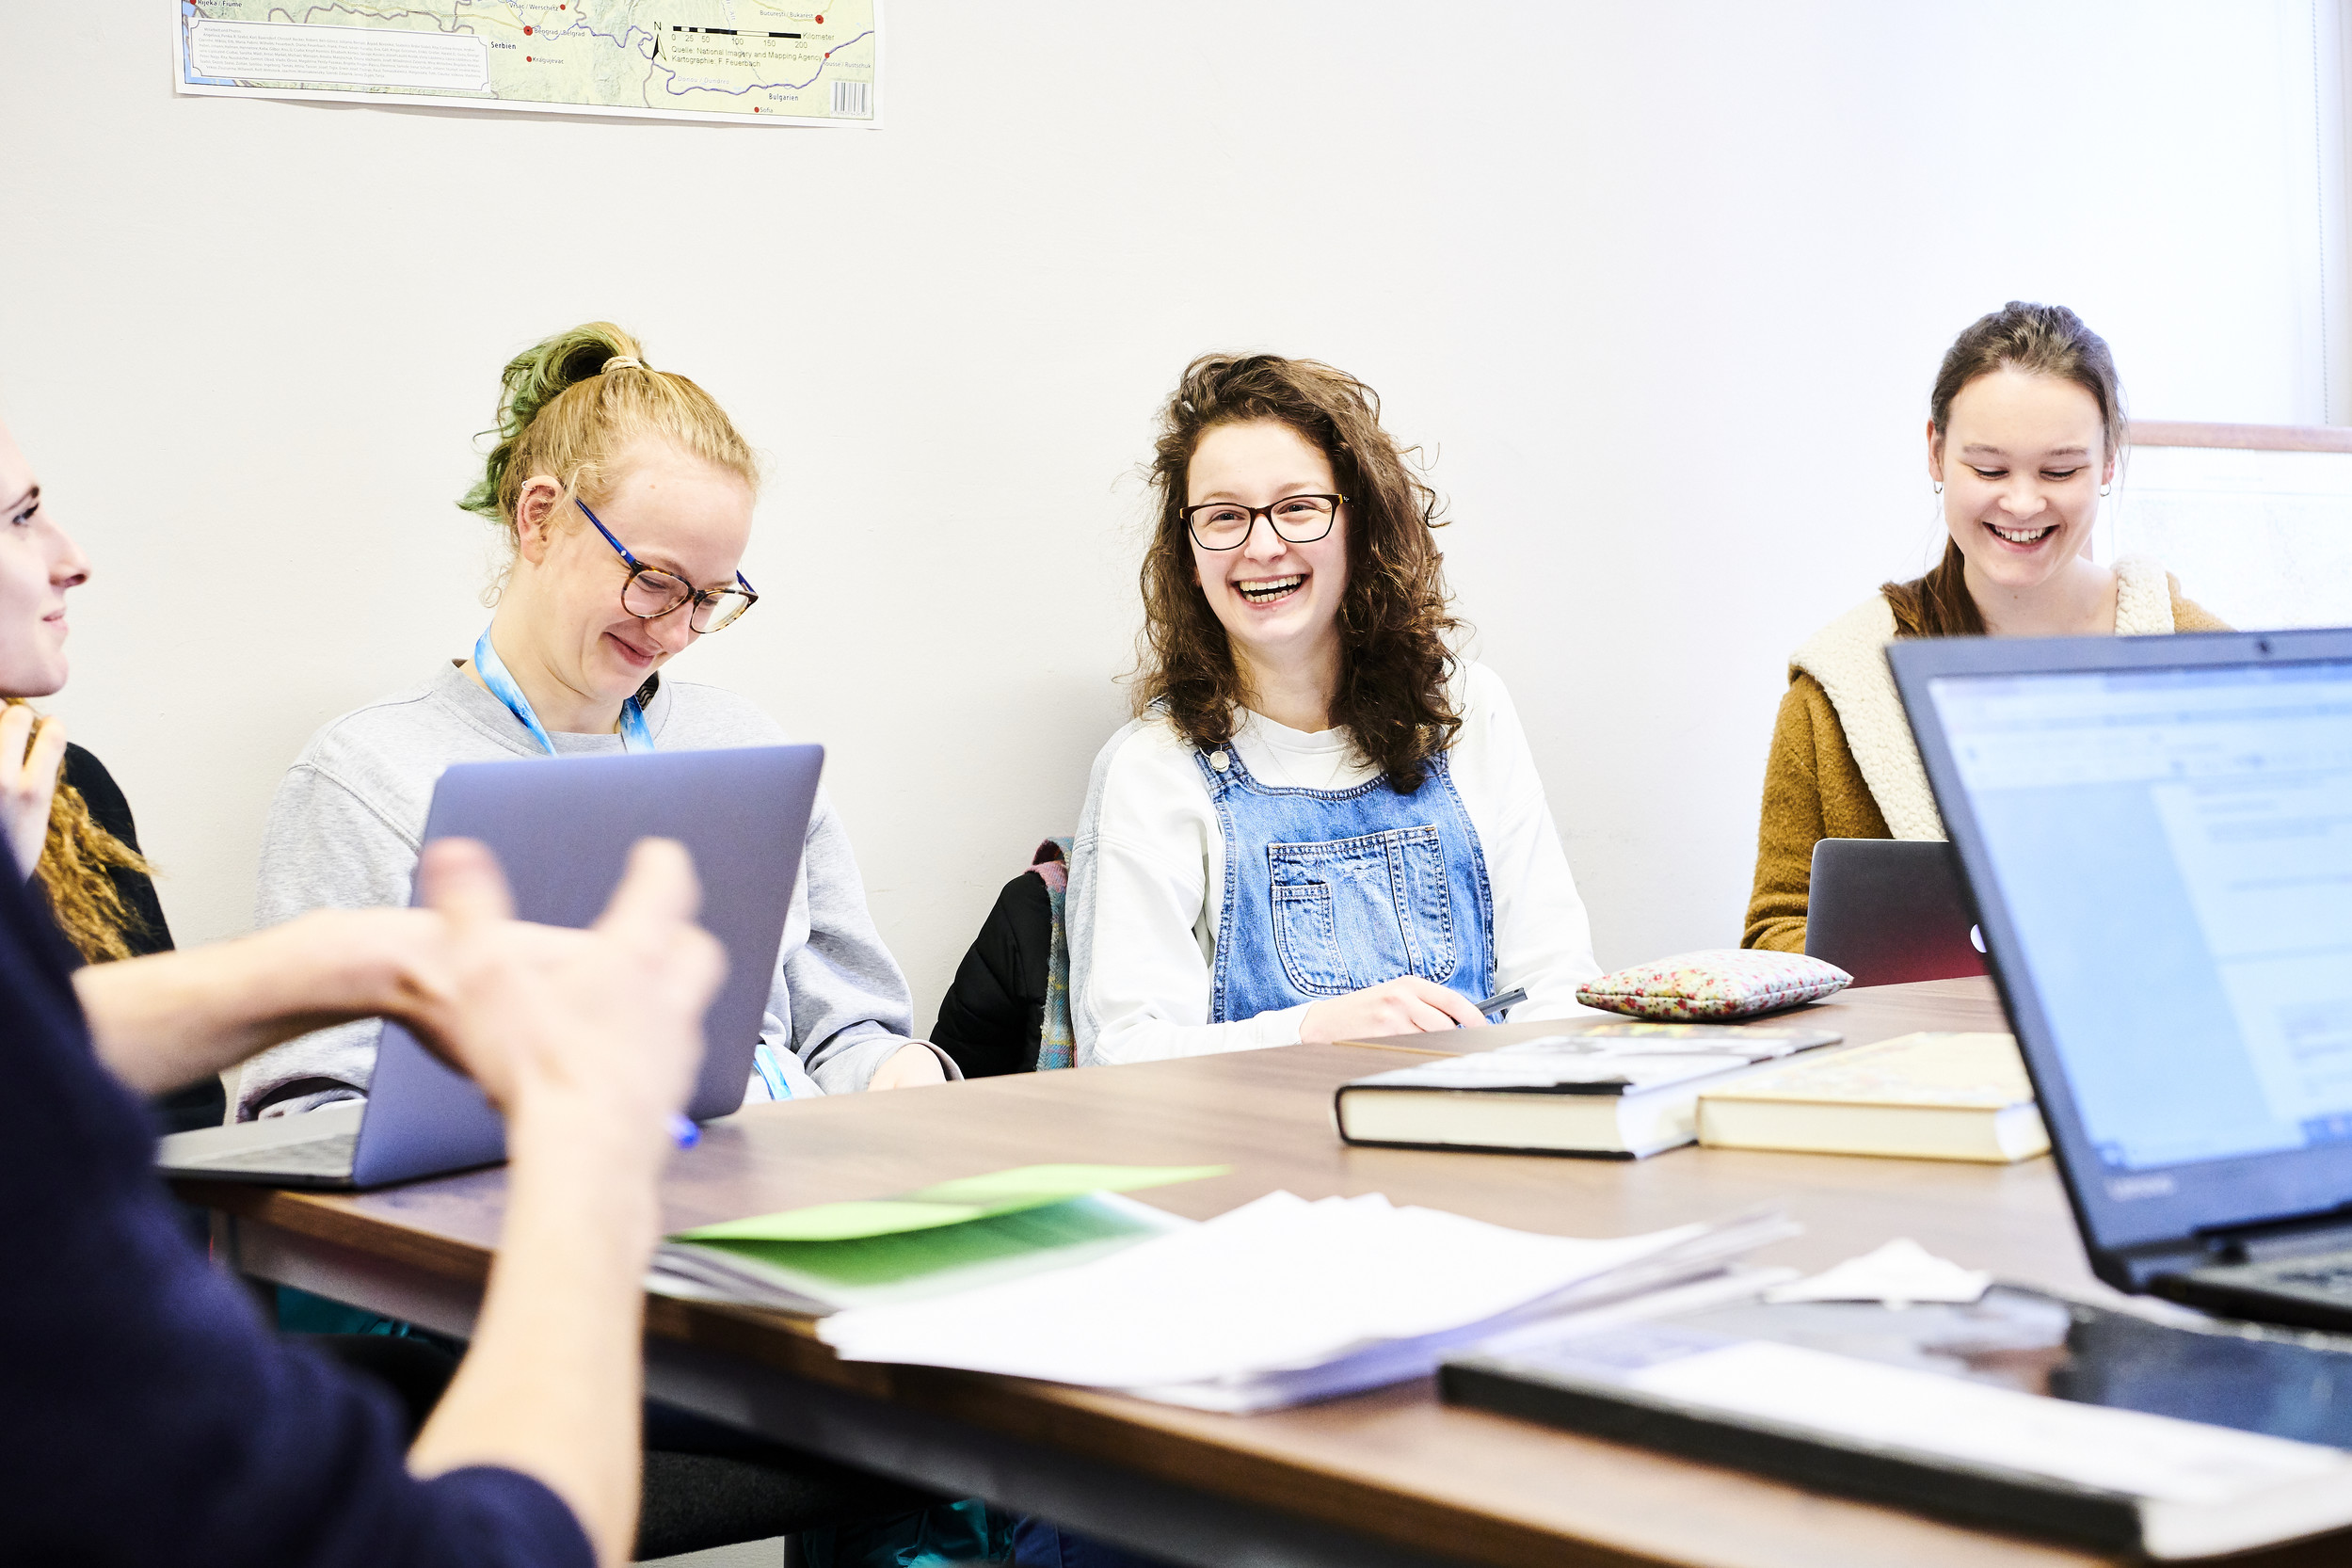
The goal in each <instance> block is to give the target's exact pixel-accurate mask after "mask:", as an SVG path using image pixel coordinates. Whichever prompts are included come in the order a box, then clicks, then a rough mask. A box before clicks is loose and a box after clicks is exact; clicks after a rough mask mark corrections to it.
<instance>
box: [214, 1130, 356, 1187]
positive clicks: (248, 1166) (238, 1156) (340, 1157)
mask: <svg viewBox="0 0 2352 1568" xmlns="http://www.w3.org/2000/svg"><path fill="white" fill-rule="evenodd" d="M359 1144H360V1135H359V1133H358V1132H357V1131H352V1132H338V1133H336V1134H334V1135H333V1136H332V1137H329V1138H314V1139H312V1141H311V1142H309V1143H307V1144H280V1145H279V1146H278V1147H276V1148H268V1149H238V1150H235V1151H234V1152H232V1153H230V1154H216V1155H213V1156H211V1157H210V1158H208V1159H204V1160H193V1161H191V1162H190V1163H188V1164H186V1165H184V1166H183V1167H181V1168H182V1169H183V1170H190V1171H283V1172H285V1173H286V1174H287V1175H288V1176H349V1175H350V1174H351V1160H352V1156H353V1154H354V1152H355V1151H356V1150H357V1149H358V1148H359Z"/></svg>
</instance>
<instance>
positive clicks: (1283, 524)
mask: <svg viewBox="0 0 2352 1568" xmlns="http://www.w3.org/2000/svg"><path fill="white" fill-rule="evenodd" d="M1347 502H1348V498H1347V497H1346V496H1344V495H1286V496H1284V497H1283V498H1282V499H1281V500H1280V501H1277V502H1275V503H1274V504H1272V505H1271V506H1244V505H1242V504H1240V502H1238V501H1211V502H1208V503H1205V504H1202V505H1199V506H1187V507H1185V508H1184V510H1183V513H1182V514H1181V515H1182V516H1183V518H1184V526H1185V527H1187V528H1189V529H1191V530H1192V537H1193V539H1194V540H1195V541H1196V542H1197V543H1198V544H1199V545H1200V547H1201V548H1202V549H1203V550H1235V549H1238V548H1240V545H1241V544H1242V543H1243V542H1244V541H1246V540H1247V539H1248V538H1249V536H1250V531H1251V530H1252V529H1254V528H1256V526H1257V520H1258V519H1259V518H1264V519H1265V520H1266V522H1267V525H1268V526H1270V527H1271V528H1272V529H1273V531H1274V536H1275V537H1276V538H1279V539H1284V540H1287V541H1288V542H1289V543H1291V544H1313V543H1314V542H1315V541H1316V540H1317V539H1320V538H1321V537H1322V536H1324V535H1326V534H1328V533H1330V532H1331V525H1332V522H1333V520H1336V518H1337V517H1338V516H1339V508H1340V507H1342V506H1344V505H1346V504H1347Z"/></svg>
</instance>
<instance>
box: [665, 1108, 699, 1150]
mask: <svg viewBox="0 0 2352 1568" xmlns="http://www.w3.org/2000/svg"><path fill="white" fill-rule="evenodd" d="M670 1136H671V1137H672V1138H675V1139H677V1140H678V1146H679V1147H680V1148H681V1149H690V1148H693V1147H694V1146H695V1145H696V1144H699V1143H701V1142H702V1128H698V1127H696V1126H695V1124H694V1121H693V1119H692V1118H691V1117H687V1116H681V1115H680V1114H679V1113H678V1112H670Z"/></svg>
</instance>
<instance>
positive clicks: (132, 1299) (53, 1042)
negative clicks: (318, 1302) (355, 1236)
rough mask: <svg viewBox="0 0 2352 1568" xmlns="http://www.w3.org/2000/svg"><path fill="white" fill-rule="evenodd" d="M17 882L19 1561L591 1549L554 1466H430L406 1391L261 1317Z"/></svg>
mask: <svg viewBox="0 0 2352 1568" xmlns="http://www.w3.org/2000/svg"><path fill="white" fill-rule="evenodd" d="M0 882H6V883H7V884H8V886H7V887H5V888H0V1081H5V1082H6V1083H7V1085H8V1092H7V1093H6V1094H0V1192H6V1193H7V1194H8V1202H7V1203H6V1204H0V1257H5V1258H6V1259H7V1260H8V1267H7V1268H6V1270H5V1271H0V1347H5V1348H6V1349H5V1354H6V1356H7V1368H6V1371H5V1373H0V1478H5V1479H0V1562H76V1563H84V1564H90V1565H93V1568H96V1565H107V1568H111V1565H114V1564H123V1565H129V1564H134V1563H151V1562H166V1561H169V1562H183V1563H188V1564H197V1563H202V1564H207V1565H215V1564H218V1565H228V1564H244V1563H251V1564H255V1565H257V1568H258V1565H260V1564H284V1565H288V1568H292V1565H296V1564H299V1565H306V1568H307V1565H317V1568H362V1565H366V1568H374V1565H377V1564H382V1565H386V1568H392V1565H402V1568H405V1565H408V1564H415V1565H417V1568H425V1565H427V1564H431V1565H435V1568H440V1565H444V1564H446V1565H452V1568H455V1565H460V1564H501V1565H505V1564H513V1565H518V1568H520V1565H524V1564H529V1565H533V1568H539V1565H545V1568H556V1565H558V1564H561V1565H566V1568H593V1565H594V1561H595V1556H594V1553H593V1551H592V1550H591V1549H590V1547H589V1544H588V1540H587V1537H586V1536H585V1534H584V1532H583V1531H582V1529H581V1528H580V1525H579V1522H578V1521H577V1520H576V1519H574V1518H573V1517H572V1515H571V1512H570V1511H569V1510H568V1508H566V1507H565V1505H564V1504H563V1502H562V1501H561V1500H560V1499H559V1498H557V1497H556V1496H554V1494H553V1493H552V1492H550V1491H549V1490H548V1489H547V1488H546V1487H545V1486H543V1485H541V1484H540V1483H539V1482H537V1481H536V1480H531V1479H529V1478H527V1477H524V1476H521V1475H519V1474H516V1473H514V1472H511V1471H504V1470H488V1469H477V1470H467V1471H457V1472H453V1473H451V1474H449V1475H446V1476H442V1477H439V1478H437V1479H436V1480H431V1481H419V1480H415V1479H414V1478H412V1477H411V1476H410V1475H409V1474H408V1468H407V1464H406V1456H405V1454H404V1452H403V1441H402V1438H403V1432H402V1420H401V1416H400V1415H399V1414H398V1412H397V1411H396V1410H395V1408H394V1407H393V1404H392V1398H391V1396H390V1395H389V1394H388V1393H385V1392H383V1391H382V1390H379V1389H376V1388H372V1387H366V1388H363V1387H361V1386H360V1385H359V1384H357V1383H355V1382H354V1381H353V1380H352V1378H351V1376H350V1375H349V1374H346V1373H344V1371H343V1370H342V1369H341V1368H337V1367H336V1366H335V1365H333V1364H332V1363H330V1362H328V1360H326V1359H325V1358H323V1357H321V1356H319V1355H317V1354H316V1353H315V1352H311V1351H309V1350H307V1349H304V1348H301V1347H298V1346H295V1345H290V1344H287V1343H284V1342H281V1341H280V1340H279V1339H277V1338H276V1337H274V1336H271V1335H270V1334H269V1333H267V1332H266V1331H265V1330H264V1328H263V1326H262V1324H261V1323H260V1321H259V1320H258V1319H257V1318H256V1316H255V1313H254V1309H253V1305H252V1304H251V1301H250V1299H249V1298H248V1296H247V1295H246V1293H245V1291H244V1290H243V1289H242V1288H240V1287H239V1286H238V1285H237V1284H235V1282H233V1281H232V1280H231V1279H230V1278H229V1276H228V1275H226V1274H225V1273H222V1272H219V1271H217V1270H216V1269H214V1268H212V1267H211V1266H210V1264H208V1263H207V1262H206V1261H205V1258H204V1256H203V1255H202V1254H201V1253H200V1252H199V1251H198V1250H197V1249H196V1247H195V1246H194V1245H193V1244H192V1243H190V1242H189V1240H187V1238H186V1237H185V1235H184V1233H183V1232H182V1230H181V1229H180V1228H179V1225H178V1224H177V1222H176V1221H175V1219H174V1217H173V1213H172V1208H171V1204H170V1201H169V1200H168V1198H167V1197H166V1196H165V1193H164V1190H163V1187H162V1185H161V1184H160V1183H159V1182H158V1181H157V1180H156V1178H155V1176H154V1174H153V1172H152V1169H151V1168H150V1164H149V1161H150V1159H151V1147H150V1144H149V1142H148V1136H147V1131H146V1127H145V1122H144V1118H143V1116H142V1115H141V1112H140V1108H139V1106H138V1104H137V1102H136V1100H134V1099H133V1098H132V1097H131V1096H128V1095H127V1094H125V1093H124V1092H123V1091H122V1090H121V1088H120V1086H119V1085H117V1084H116V1083H115V1081H114V1080H112V1079H111V1078H109V1077H107V1076H106V1074H105V1073H104V1070H103V1069H101V1068H100V1067H99V1065H98V1064H97V1062H96V1060H95V1058H94V1057H93V1056H92V1055H91V1053H90V1048H89V1039H88V1032H87V1031H86V1029H85V1028H84V1025H83V1022H82V1017H81V1013H80V1010H79V1008H78V1006H77V1005H76V1003H75V1000H74V996H73V987H72V979H71V970H72V952H71V951H70V950H68V949H67V948H66V946H65V943H64V940H63V939H62V938H61V937H60V936H58V935H57V934H56V928H55V927H54V926H52V925H50V924H49V922H48V920H47V917H46V915H45V914H42V913H41V912H40V909H39V906H38V905H37V904H36V903H35V902H34V901H33V900H32V899H30V898H28V897H27V896H26V895H25V893H24V890H23V889H22V888H19V887H17V886H16V885H15V883H14V881H13V879H8V878H0Z"/></svg>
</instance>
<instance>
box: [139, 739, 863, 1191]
mask: <svg viewBox="0 0 2352 1568" xmlns="http://www.w3.org/2000/svg"><path fill="white" fill-rule="evenodd" d="M823 768H824V747H823V746H812V745H811V746H760V747H755V748H749V749H744V750H739V751H677V752H661V753H650V754H645V755H638V756H621V757H579V758H542V759H534V760H516V761H512V762H467V763H461V764H459V765H457V766H456V767H453V768H451V769H450V770H449V771H448V772H446V773H444V774H442V775H441V777H440V783H439V784H438V785H437V786H436V787H435V789H434V791H433V806H432V810H431V812H430V813H429V815H428V816H427V817H426V819H425V824H424V837H425V840H426V841H427V842H430V841H431V840H435V839H447V838H469V839H479V840H482V841H483V842H484V843H486V844H488V846H489V847H490V849H491V851H492V852H493V853H495V854H496V855H497V856H498V859H499V863H500V865H502V866H503V867H504V868H505V872H506V880H507V882H508V884H509V885H510V886H511V887H512V888H514V894H515V910H516V913H517V914H518V915H520V917H521V918H522V919H524V920H536V921H539V922H541V923H542V924H547V925H562V926H573V927H578V926H584V925H587V924H589V923H590V922H591V921H593V920H595V919H596V918H597V916H598V915H599V914H600V913H601V912H602V910H603V908H604V904H605V901H606V900H607V899H609V898H610V897H611V896H612V891H613V888H615V887H616V885H618V883H619V881H620V874H621V870H622V867H623V865H624V863H625V862H626V860H627V858H628V856H629V851H630V848H631V846H632V845H633V844H634V843H636V841H637V840H640V839H643V838H648V837H661V838H667V839H676V840H679V841H680V843H682V844H684V845H685V846H686V849H687V852H688V853H689V854H691V855H692V856H694V862H695V871H696V874H697V875H698V876H699V877H700V878H701V880H702V914H701V920H702V924H703V926H704V928H705V929H707V930H708V931H710V933H711V934H712V936H716V937H717V938H718V939H719V941H720V942H721V943H722V944H724V945H725V947H726V949H727V964H728V968H727V981H726V984H724V985H723V986H722V987H721V989H720V991H719V994H718V996H717V998H716V999H715V1000H713V1001H712V1003H711V1011H710V1013H709V1014H708V1015H707V1016H706V1017H705V1020H704V1039H705V1041H706V1048H705V1050H704V1053H703V1059H702V1071H701V1076H700V1078H699V1079H698V1080H696V1085H695V1093H694V1097H693V1099H692V1100H691V1101H690V1102H689V1104H688V1106H687V1113H688V1114H689V1115H691V1116H693V1117H694V1118H695V1119H696V1120H697V1121H706V1120H709V1119H710V1118H712V1117H713V1116H724V1115H726V1114H728V1112H731V1111H733V1110H735V1109H736V1108H737V1107H738V1106H740V1105H741V1104H742V1103H743V1098H744V1084H745V1083H746V1081H747V1080H749V1078H750V1074H751V1057H752V1052H753V1050H754V1049H756V1048H758V1046H759V1043H760V1018H761V1016H762V1015H763V1014H764V1013H765V1011H766V1008H767V1001H768V993H769V989H770V987H771V985H772V984H773V983H774V979H775V975H776V954H777V952H778V951H779V950H780V949H781V948H782V946H783V940H784V919H785V916H786V914H787V912H788V911H789V910H790V909H791V907H792V887H793V883H794V880H795V879H796V878H797V876H798V875H799V872H800V852H801V846H802V844H803V843H804V842H805V841H806V840H807V839H808V816H809V812H810V811H811V809H813V808H814V807H815V804H816V797H817V777H818V775H819V773H820V772H822V770H823ZM505 1157H506V1129H505V1125H504V1122H503V1121H502V1120H501V1118H500V1116H499V1114H498V1112H496V1111H495V1110H493V1109H491V1107H490V1105H489V1102H488V1100H486V1099H484V1098H483V1096H482V1092H481V1090H479V1089H477V1088H475V1087H474V1085H473V1082H472V1080H470V1079H468V1078H466V1077H465V1076H464V1075H463V1074H461V1073H458V1072H456V1071H454V1070H452V1069H451V1068H449V1067H446V1066H444V1065H442V1064H441V1063H440V1060H439V1059H438V1058H436V1057H435V1056H433V1055H432V1054H431V1053H430V1052H428V1051H427V1050H425V1048H424V1047H423V1046H421V1045H419V1044H418V1043H417V1041H416V1040H415V1038H414V1037H413V1036H412V1035H410V1034H409V1032H408V1031H407V1030H406V1029H403V1028H401V1027H400V1026H399V1025H398V1024H394V1023H392V1022H389V1021H387V1022H386V1023H385V1025H384V1029H383V1035H382V1039H381V1043H380V1044H379V1045H378V1047H377V1050H376V1076H375V1079H374V1080H373V1082H371V1083H370V1085H369V1089H368V1097H367V1099H366V1101H365V1102H364V1104H338V1105H331V1106H328V1107H326V1108H324V1109H322V1110H318V1111H314V1112H310V1113H309V1114H307V1115H299V1116H284V1117H276V1118H271V1119H269V1120H265V1121H259V1122H247V1123H244V1124H242V1125H240V1126H236V1127H222V1128H200V1129H199V1130H197V1131H194V1132H180V1133H174V1134H172V1135H171V1136H169V1137H168V1138H166V1139H164V1140H163V1141H162V1143H161V1144H160V1145H158V1147H157V1150H156V1163H157V1165H158V1166H159V1167H160V1168H161V1170H162V1171H163V1173H164V1174H165V1175H166V1176H186V1177H204V1178H209V1179H212V1180H221V1181H255V1182H265V1183H268V1184H269V1185H272V1186H279V1187H313V1188H362V1187H380V1186H383V1185H385V1184H387V1183H389V1182H395V1181H408V1180H413V1179H414V1178H416V1177H418V1176H440V1175H441V1174H443V1173H444V1172H448V1171H458V1170H464V1169H467V1168H468V1167H471V1166H475V1165H489V1164H495V1163H497V1162H498V1161H499V1160H504V1158H505Z"/></svg>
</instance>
